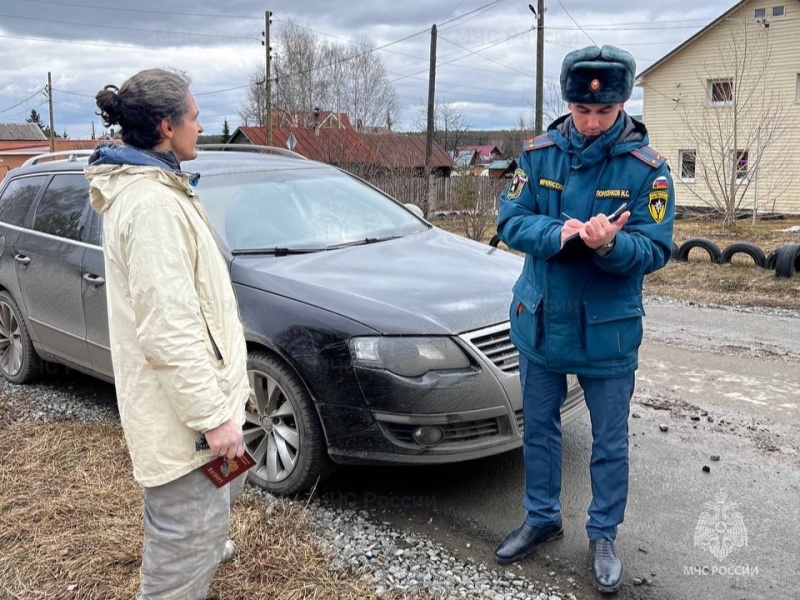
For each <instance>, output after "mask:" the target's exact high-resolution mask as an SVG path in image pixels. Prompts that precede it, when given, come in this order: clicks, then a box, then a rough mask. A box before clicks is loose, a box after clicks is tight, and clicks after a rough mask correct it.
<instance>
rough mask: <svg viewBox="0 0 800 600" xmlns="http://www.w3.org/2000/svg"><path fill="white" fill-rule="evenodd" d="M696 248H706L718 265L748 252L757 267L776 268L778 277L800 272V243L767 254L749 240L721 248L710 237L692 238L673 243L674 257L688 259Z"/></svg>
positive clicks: (682, 259)
mask: <svg viewBox="0 0 800 600" xmlns="http://www.w3.org/2000/svg"><path fill="white" fill-rule="evenodd" d="M695 248H700V249H701V250H704V251H705V252H706V253H707V254H708V257H709V259H710V260H711V262H712V263H715V264H718V265H722V264H726V263H730V262H731V258H733V256H734V255H735V254H746V255H747V256H749V257H750V258H752V259H753V263H754V264H755V265H756V266H757V267H761V268H762V269H769V270H774V271H775V275H776V276H777V277H794V275H795V274H797V273H798V272H800V244H786V245H784V246H781V247H780V248H777V249H775V250H773V251H772V252H770V254H769V256H767V255H765V254H764V251H763V250H761V248H759V247H758V246H756V245H755V244H751V243H749V242H735V243H733V244H731V245H730V246H728V247H727V248H725V250H720V248H719V246H717V245H716V244H715V243H714V242H713V241H711V240H709V239H708V238H691V239H688V240H686V241H685V242H684V243H683V244H681V245H680V246H678V245H677V244H675V243H673V245H672V258H673V259H675V260H680V261H687V260H689V252H690V251H692V250H693V249H695Z"/></svg>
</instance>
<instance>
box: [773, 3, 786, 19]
mask: <svg viewBox="0 0 800 600" xmlns="http://www.w3.org/2000/svg"><path fill="white" fill-rule="evenodd" d="M785 14H786V7H785V6H773V7H772V16H773V17H782V16H783V15H785Z"/></svg>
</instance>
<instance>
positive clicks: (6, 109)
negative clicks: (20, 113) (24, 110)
mask: <svg viewBox="0 0 800 600" xmlns="http://www.w3.org/2000/svg"><path fill="white" fill-rule="evenodd" d="M43 91H44V88H39V89H38V90H36V91H35V92H33V93H32V94H31V95H30V96H28V97H27V98H25V100H23V101H22V102H17V103H16V104H15V105H14V106H9V107H8V108H4V109H3V110H0V113H4V112H8V111H9V110H12V109H14V108H17V107H18V106H19V105H20V104H25V103H26V102H27V101H28V100H30V99H31V98H33V97H34V96H36V95H37V94H39V93H41V92H43Z"/></svg>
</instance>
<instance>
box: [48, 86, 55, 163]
mask: <svg viewBox="0 0 800 600" xmlns="http://www.w3.org/2000/svg"><path fill="white" fill-rule="evenodd" d="M47 103H48V104H49V105H50V152H55V151H56V130H55V127H54V126H53V80H52V78H51V77H50V71H48V72H47Z"/></svg>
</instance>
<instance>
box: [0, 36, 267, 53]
mask: <svg viewBox="0 0 800 600" xmlns="http://www.w3.org/2000/svg"><path fill="white" fill-rule="evenodd" d="M0 38H7V39H11V40H29V41H32V42H43V43H46V44H71V45H73V46H91V47H97V48H114V49H116V50H125V49H128V50H157V51H159V52H163V51H164V48H163V47H161V48H158V47H155V46H139V45H134V44H101V43H97V42H75V41H73V40H60V39H57V38H40V37H32V36H24V35H5V34H0ZM170 52H178V53H181V54H193V55H196V54H197V50H181V49H179V48H170ZM214 52H216V53H217V54H234V53H235V54H236V56H242V55H243V54H247V55H248V56H256V53H252V52H250V53H245V52H242V51H241V50H236V51H235V52H234V51H226V50H219V49H216V48H215V50H214ZM257 55H258V56H261V53H258V54H257Z"/></svg>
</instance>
